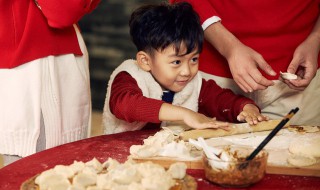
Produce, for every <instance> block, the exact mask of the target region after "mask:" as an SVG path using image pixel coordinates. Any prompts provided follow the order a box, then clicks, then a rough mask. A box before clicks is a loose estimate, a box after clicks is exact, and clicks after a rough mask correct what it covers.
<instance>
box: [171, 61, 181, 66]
mask: <svg viewBox="0 0 320 190" xmlns="http://www.w3.org/2000/svg"><path fill="white" fill-rule="evenodd" d="M180 63H181V61H179V60H176V61H173V62H172V64H174V65H179V64H180Z"/></svg>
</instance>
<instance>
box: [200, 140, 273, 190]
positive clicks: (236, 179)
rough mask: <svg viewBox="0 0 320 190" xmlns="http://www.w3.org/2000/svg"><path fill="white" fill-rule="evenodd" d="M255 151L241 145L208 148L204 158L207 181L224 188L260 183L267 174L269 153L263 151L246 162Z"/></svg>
mask: <svg viewBox="0 0 320 190" xmlns="http://www.w3.org/2000/svg"><path fill="white" fill-rule="evenodd" d="M254 149H255V148H254V147H249V146H240V145H225V146H217V147H211V146H209V147H207V150H206V151H205V152H204V153H203V156H202V160H203V167H204V171H205V177H206V179H207V180H209V181H210V182H212V183H214V184H218V185H220V186H223V187H248V186H250V185H252V184H254V183H257V182H259V181H260V180H261V179H262V178H263V177H264V175H265V172H266V167H267V160H268V152H267V151H265V150H261V151H260V152H259V153H258V154H257V155H256V156H255V157H254V158H253V159H252V160H246V158H247V157H248V156H249V155H250V154H251V153H252V152H253V151H254Z"/></svg>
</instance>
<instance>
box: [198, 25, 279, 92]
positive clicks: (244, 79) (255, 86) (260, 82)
mask: <svg viewBox="0 0 320 190" xmlns="http://www.w3.org/2000/svg"><path fill="white" fill-rule="evenodd" d="M204 33H205V38H206V40H207V41H208V42H209V43H210V44H211V45H213V46H214V47H215V48H216V49H217V50H218V51H219V52H220V53H221V55H223V56H224V57H225V58H226V59H227V61H228V64H229V67H230V71H231V74H232V76H233V79H234V80H235V82H236V83H237V84H238V86H239V87H240V88H241V89H242V90H243V91H244V92H252V91H255V90H263V89H266V88H267V87H269V86H272V85H273V84H274V83H273V81H271V80H268V79H267V78H265V77H264V76H263V75H262V74H261V72H260V70H259V68H260V69H261V70H262V71H264V72H265V73H267V74H268V75H271V76H274V75H276V73H275V72H274V71H273V69H272V68H271V66H270V65H269V64H268V63H267V62H266V61H265V60H264V59H263V57H262V56H261V55H260V54H259V53H257V52H256V51H254V50H253V49H251V48H249V47H247V46H245V45H244V44H242V43H241V42H240V41H239V40H238V39H237V38H236V37H235V36H234V35H233V34H232V33H230V32H229V31H228V30H227V29H226V28H225V27H224V26H223V25H222V24H221V23H220V22H218V23H215V24H212V25H210V26H209V27H208V28H207V29H206V30H205V32H204Z"/></svg>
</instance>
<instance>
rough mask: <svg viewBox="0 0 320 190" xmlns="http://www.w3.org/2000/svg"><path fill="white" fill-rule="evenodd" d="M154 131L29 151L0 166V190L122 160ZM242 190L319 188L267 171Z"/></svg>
mask: <svg viewBox="0 0 320 190" xmlns="http://www.w3.org/2000/svg"><path fill="white" fill-rule="evenodd" d="M155 132H156V131H154V130H142V131H134V132H126V133H120V134H114V135H103V136H98V137H92V138H88V139H84V140H81V141H77V142H73V143H68V144H65V145H61V146H57V147H55V148H51V149H48V150H45V151H42V152H39V153H36V154H33V155H31V156H28V157H26V158H23V159H21V160H19V161H17V162H14V163H13V164H10V165H8V166H6V167H3V168H2V169H0V190H4V189H6V190H14V189H19V188H20V185H21V183H22V182H24V181H25V180H27V179H28V178H30V177H32V176H34V175H36V174H38V173H40V172H42V171H44V170H47V169H49V168H52V167H54V166H55V165H57V164H62V165H69V164H72V163H73V161H74V160H77V161H84V162H86V161H89V160H91V159H92V158H93V157H96V158H97V159H98V160H99V161H101V162H104V161H105V160H107V158H108V157H111V158H114V159H117V160H118V161H120V162H124V161H125V160H126V159H127V156H128V155H129V154H130V153H129V147H130V146H131V145H133V144H141V143H142V140H143V139H145V138H147V137H148V136H150V135H153V134H154V133H155ZM187 172H188V174H190V175H191V176H193V177H195V178H196V179H197V182H198V189H199V190H201V189H203V190H209V189H222V188H220V187H218V186H216V185H213V184H211V183H209V182H208V181H206V180H205V178H204V172H203V170H188V171H187ZM246 189H320V178H319V177H303V176H287V175H271V174H267V175H266V176H265V177H264V178H263V179H262V181H260V182H258V183H257V184H255V185H253V186H251V187H249V188H246Z"/></svg>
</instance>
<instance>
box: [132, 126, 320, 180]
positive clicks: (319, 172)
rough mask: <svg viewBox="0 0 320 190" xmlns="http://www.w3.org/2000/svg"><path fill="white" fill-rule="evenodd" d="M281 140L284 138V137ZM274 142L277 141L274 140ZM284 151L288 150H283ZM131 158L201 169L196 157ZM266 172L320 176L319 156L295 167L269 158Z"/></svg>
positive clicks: (199, 161)
mask: <svg viewBox="0 0 320 190" xmlns="http://www.w3.org/2000/svg"><path fill="white" fill-rule="evenodd" d="M283 130H286V129H283ZM268 132H269V131H266V132H265V133H268ZM261 133H262V132H261ZM244 135H246V134H244ZM301 135H303V134H301ZM315 135H319V138H320V132H316V133H315ZM210 140H211V139H208V140H207V142H210ZM219 140H220V139H219ZM282 140H286V139H285V137H284V139H282ZM274 143H278V142H274ZM302 143H303V142H302ZM233 144H236V143H233ZM269 144H271V141H270V142H269ZM222 145H223V143H222ZM285 151H287V152H288V150H285ZM268 152H269V159H270V155H271V154H272V155H275V152H277V154H279V158H281V159H282V160H284V162H285V161H286V158H285V156H286V155H285V154H284V151H282V150H280V151H279V150H277V151H276V150H272V149H268ZM288 153H289V152H288ZM132 158H133V159H134V160H135V161H137V162H145V161H152V162H155V163H158V164H160V165H162V166H164V167H169V166H170V165H171V164H172V163H174V162H184V163H186V164H187V167H188V168H189V169H203V165H202V160H201V158H198V159H195V160H189V161H185V160H181V159H180V160H179V159H176V158H169V157H153V158H134V157H132ZM281 159H279V160H281ZM266 172H267V173H269V174H284V175H298V176H317V177H320V158H318V160H317V163H316V164H314V165H312V166H306V167H295V166H291V165H289V164H284V165H282V164H280V165H275V164H270V163H269V160H268V166H267V170H266Z"/></svg>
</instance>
